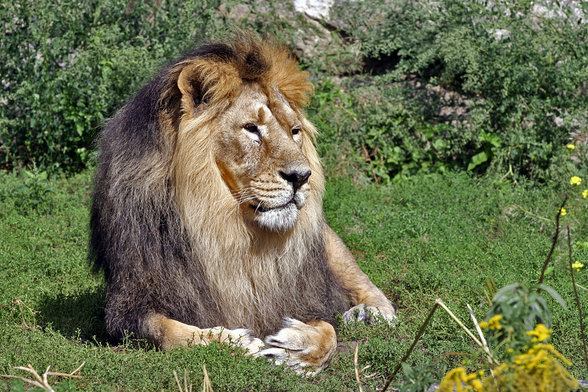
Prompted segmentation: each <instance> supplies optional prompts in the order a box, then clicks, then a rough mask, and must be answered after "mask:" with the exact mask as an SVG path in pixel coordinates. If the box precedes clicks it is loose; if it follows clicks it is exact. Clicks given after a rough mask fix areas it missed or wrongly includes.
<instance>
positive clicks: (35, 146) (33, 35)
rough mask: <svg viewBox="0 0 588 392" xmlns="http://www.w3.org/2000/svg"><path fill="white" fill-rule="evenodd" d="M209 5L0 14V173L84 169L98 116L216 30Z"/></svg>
mask: <svg viewBox="0 0 588 392" xmlns="http://www.w3.org/2000/svg"><path fill="white" fill-rule="evenodd" d="M216 6H217V2H216V1H214V0H199V1H196V2H183V1H166V2H159V1H156V2H150V1H137V2H135V1H131V2H128V1H122V0H92V1H89V2H65V3H64V2H61V1H58V2H55V1H48V0H39V1H31V0H26V1H19V2H7V3H5V4H3V5H2V7H0V24H1V25H2V26H3V31H4V33H5V34H6V36H5V37H4V38H1V39H0V75H2V76H1V78H2V86H1V89H0V102H2V104H1V105H0V146H1V147H0V167H4V168H10V167H23V166H31V165H32V164H35V165H36V166H37V167H39V168H40V169H43V170H47V171H48V172H49V173H54V172H60V171H69V172H75V171H78V170H80V169H81V168H83V167H86V166H87V164H88V162H89V160H90V159H91V156H92V153H91V151H92V143H93V139H94V137H95V135H96V133H97V130H98V128H99V127H100V126H101V124H102V122H103V121H104V118H105V117H106V116H110V115H112V114H113V112H114V110H115V109H116V108H117V107H119V106H120V105H121V104H122V103H123V102H124V101H125V100H126V99H128V97H129V96H130V95H131V94H132V93H133V92H134V91H136V90H137V89H138V87H139V85H140V84H141V83H142V82H143V81H144V80H145V79H146V78H147V77H148V76H149V75H150V74H151V73H152V72H153V70H154V68H155V67H156V66H157V65H158V64H159V63H160V62H162V60H163V59H165V60H168V59H170V58H171V57H173V56H175V55H177V54H178V53H180V52H181V51H183V50H185V49H186V47H188V46H191V45H192V44H193V40H194V37H198V38H205V37H207V36H208V35H209V34H210V32H211V31H214V25H213V24H212V19H213V18H212V16H213V12H212V11H211V10H213V9H215V8H216Z"/></svg>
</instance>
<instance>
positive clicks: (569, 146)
mask: <svg viewBox="0 0 588 392" xmlns="http://www.w3.org/2000/svg"><path fill="white" fill-rule="evenodd" d="M566 148H569V149H570V150H575V149H576V146H574V145H573V144H572V143H570V144H568V145H567V146H566Z"/></svg>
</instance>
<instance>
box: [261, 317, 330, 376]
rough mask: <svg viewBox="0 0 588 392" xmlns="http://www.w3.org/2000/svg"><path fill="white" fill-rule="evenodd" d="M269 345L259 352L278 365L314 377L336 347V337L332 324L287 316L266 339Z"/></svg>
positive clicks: (325, 364)
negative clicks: (282, 326) (279, 327)
mask: <svg viewBox="0 0 588 392" xmlns="http://www.w3.org/2000/svg"><path fill="white" fill-rule="evenodd" d="M265 343H266V345H268V346H270V347H269V348H266V349H265V350H263V351H261V352H259V353H258V354H257V356H264V357H266V358H268V359H272V360H274V361H275V362H276V363H277V364H278V365H281V364H285V365H286V366H287V367H288V368H290V369H292V370H294V371H295V372H296V373H298V374H303V375H306V376H314V375H315V374H317V373H318V372H320V371H321V370H322V369H324V368H325V367H326V366H327V365H328V364H329V362H330V360H331V358H332V357H333V354H335V351H336V349H337V336H336V335H335V330H334V328H333V326H332V325H331V324H329V323H327V322H325V321H315V322H310V323H308V324H307V323H303V322H302V321H299V320H295V319H291V318H286V319H284V328H282V329H281V330H280V331H279V332H278V333H277V334H275V335H271V336H267V337H266V338H265Z"/></svg>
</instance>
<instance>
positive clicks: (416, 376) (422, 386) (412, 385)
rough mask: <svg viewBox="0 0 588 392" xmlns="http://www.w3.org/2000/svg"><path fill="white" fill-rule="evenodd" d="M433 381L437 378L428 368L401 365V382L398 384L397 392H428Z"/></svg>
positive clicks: (425, 366)
mask: <svg viewBox="0 0 588 392" xmlns="http://www.w3.org/2000/svg"><path fill="white" fill-rule="evenodd" d="M435 381H437V377H435V376H434V373H433V372H432V370H431V368H430V367H429V366H427V365H424V366H410V365H408V364H406V363H402V381H401V382H400V383H399V384H398V391H399V392H428V391H429V390H430V388H431V385H433V384H434V383H435Z"/></svg>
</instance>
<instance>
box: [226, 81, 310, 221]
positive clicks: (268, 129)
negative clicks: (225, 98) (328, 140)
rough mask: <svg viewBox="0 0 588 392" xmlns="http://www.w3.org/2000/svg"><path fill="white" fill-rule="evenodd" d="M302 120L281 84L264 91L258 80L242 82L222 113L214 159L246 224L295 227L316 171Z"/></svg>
mask: <svg viewBox="0 0 588 392" xmlns="http://www.w3.org/2000/svg"><path fill="white" fill-rule="evenodd" d="M302 120H303V119H302V118H301V115H300V114H299V113H297V112H296V111H295V110H294V109H293V108H292V107H291V106H290V104H289V103H288V101H287V100H286V99H285V97H284V96H283V95H282V94H281V93H280V91H279V90H278V89H277V88H274V89H273V90H272V91H269V93H267V94H266V93H264V92H263V89H262V88H261V87H260V86H259V85H258V84H256V83H246V84H244V86H243V88H242V91H241V93H240V95H239V96H238V97H237V98H236V99H235V100H234V102H233V104H232V105H231V106H230V107H229V109H228V110H226V111H225V112H224V113H223V114H222V116H221V118H220V119H219V123H218V124H219V126H220V129H218V130H217V131H218V132H219V133H218V135H217V136H218V137H217V144H216V149H215V150H216V151H215V159H216V164H217V166H218V168H219V170H220V173H221V175H222V178H223V181H224V182H225V184H226V185H227V187H228V188H229V190H230V192H231V194H232V195H233V197H234V198H235V201H236V203H237V204H238V205H239V209H240V212H241V213H242V214H243V217H244V219H245V221H246V222H247V223H248V224H251V225H257V226H260V227H262V228H266V229H270V230H273V231H284V230H289V229H291V228H293V227H294V224H295V223H296V220H297V219H298V214H299V210H300V209H302V208H303V207H304V205H305V202H306V200H307V198H308V197H309V195H310V184H309V178H310V176H311V174H312V173H311V168H310V164H309V161H308V159H307V158H306V157H305V155H304V153H303V147H302V146H303V143H310V140H309V139H308V137H307V135H305V131H304V130H303V123H302Z"/></svg>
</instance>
